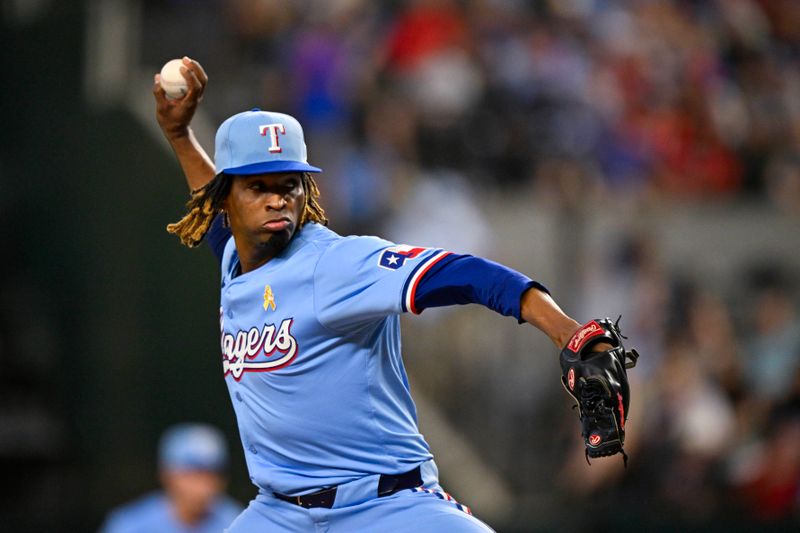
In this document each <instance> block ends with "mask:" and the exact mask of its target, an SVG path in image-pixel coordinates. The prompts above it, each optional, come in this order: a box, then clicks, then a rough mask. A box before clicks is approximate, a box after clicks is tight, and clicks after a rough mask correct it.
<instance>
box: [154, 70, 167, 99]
mask: <svg viewBox="0 0 800 533" xmlns="http://www.w3.org/2000/svg"><path fill="white" fill-rule="evenodd" d="M153 96H155V97H156V102H157V103H159V104H161V103H164V102H166V100H167V93H166V92H164V88H163V87H162V86H161V74H156V75H155V76H153Z"/></svg>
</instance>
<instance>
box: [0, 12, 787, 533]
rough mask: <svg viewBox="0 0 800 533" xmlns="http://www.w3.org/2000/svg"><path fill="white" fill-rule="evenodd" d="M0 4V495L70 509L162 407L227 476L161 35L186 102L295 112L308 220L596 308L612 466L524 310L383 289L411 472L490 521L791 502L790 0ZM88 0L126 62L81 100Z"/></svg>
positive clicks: (675, 523) (123, 466)
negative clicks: (609, 354)
mask: <svg viewBox="0 0 800 533" xmlns="http://www.w3.org/2000/svg"><path fill="white" fill-rule="evenodd" d="M3 6H4V15H5V16H4V22H3V24H4V27H3V32H2V34H3V35H2V40H3V45H4V49H6V50H10V51H11V55H10V57H8V58H7V61H8V64H7V66H6V68H5V69H4V71H5V72H6V77H7V78H8V79H7V80H6V81H4V90H3V98H2V111H3V116H4V117H5V118H6V126H5V127H4V128H3V139H4V142H3V143H2V148H0V150H1V151H0V155H1V158H0V172H2V177H3V179H2V182H0V183H2V188H3V189H2V190H3V191H4V193H3V194H2V195H0V220H2V221H3V222H4V224H3V227H4V228H5V230H4V231H2V232H0V244H2V247H3V249H4V250H5V252H4V254H3V256H4V260H3V262H2V263H3V265H2V269H3V270H2V273H3V276H2V277H1V278H2V279H0V287H2V293H1V294H2V296H0V298H1V299H2V307H0V314H2V320H0V368H2V371H1V373H0V386H2V389H0V420H2V423H0V464H2V465H3V469H2V470H3V472H4V476H8V480H7V481H6V482H5V483H3V484H2V488H0V490H1V491H2V494H3V497H2V498H0V502H1V503H0V522H3V523H6V524H13V525H14V526H15V528H14V530H17V531H23V530H31V531H38V530H43V529H42V528H46V529H47V530H49V531H57V530H62V529H61V528H63V530H64V531H81V530H93V529H96V528H97V527H98V526H99V524H100V523H101V521H102V518H103V516H104V513H106V512H107V511H108V509H109V508H111V507H112V506H116V505H118V504H120V503H122V501H124V500H125V499H127V498H131V497H134V496H135V495H137V494H139V493H141V492H144V491H145V490H147V489H148V488H151V487H152V486H154V484H155V466H154V465H155V462H154V461H155V460H154V451H153V449H154V442H155V441H156V438H157V436H158V434H159V433H160V432H161V431H162V430H163V428H164V427H166V426H167V425H168V424H171V423H175V422H179V421H181V420H184V419H187V418H188V419H192V420H202V421H206V422H212V423H215V424H217V425H219V426H220V427H221V428H222V429H223V430H224V431H225V432H226V434H227V436H228V438H229V440H230V443H231V449H232V451H233V453H232V459H231V462H232V465H231V469H230V480H231V485H230V486H231V493H232V494H233V495H234V496H235V497H237V498H238V499H239V500H241V501H243V502H245V501H247V500H249V499H250V498H251V497H252V496H253V494H254V491H253V489H252V488H251V487H250V486H249V483H248V480H247V476H246V473H245V470H244V465H243V460H242V459H241V454H240V452H239V451H238V436H237V435H236V430H235V423H234V421H233V420H232V416H233V413H232V409H231V408H230V405H229V403H228V402H229V400H228V398H227V393H226V392H225V390H224V386H223V383H222V379H221V373H220V368H219V360H218V357H219V355H218V353H217V352H216V346H217V344H216V342H217V340H216V331H217V325H216V323H215V320H216V318H215V316H214V315H215V313H216V309H217V303H216V302H215V300H216V299H217V297H218V296H217V294H216V288H215V287H216V277H217V273H216V271H215V265H214V261H213V259H211V255H210V254H207V253H205V252H203V251H194V252H191V251H187V250H184V249H181V248H180V246H179V244H178V243H177V241H176V240H174V239H173V238H171V237H170V236H168V235H166V233H165V232H164V231H163V226H164V225H165V224H166V222H168V221H172V220H176V219H177V218H178V217H179V216H180V214H181V206H182V203H183V202H184V200H185V195H186V191H185V186H184V184H183V180H182V177H181V175H180V171H179V168H178V166H177V164H176V162H175V161H174V160H173V158H172V156H171V154H170V153H169V152H168V151H167V149H165V144H164V143H163V142H161V140H160V139H159V138H158V137H157V131H155V130H154V126H155V120H154V118H153V115H152V114H151V115H149V116H145V117H144V118H142V115H141V113H138V112H137V111H136V109H137V106H136V104H135V103H132V102H138V101H142V102H144V101H146V100H147V99H150V98H152V96H151V95H150V85H149V84H150V83H151V82H150V81H148V80H151V79H152V74H153V73H155V72H156V71H157V70H158V69H159V68H160V66H161V65H162V64H163V63H164V62H165V61H166V60H168V59H171V58H173V57H180V56H183V55H189V56H191V57H192V58H194V59H197V60H198V61H200V62H201V64H202V65H203V66H204V67H205V69H206V71H207V73H208V75H209V78H210V82H209V86H208V89H207V92H206V95H205V99H204V102H203V104H202V108H203V110H202V113H203V117H202V118H203V119H204V120H206V121H207V122H208V123H209V124H212V125H213V126H214V127H215V126H216V125H217V124H219V123H220V122H221V121H222V120H224V118H226V117H227V116H229V115H231V114H233V113H236V112H239V111H242V110H245V109H248V108H251V107H261V108H264V109H272V110H280V111H284V112H288V113H290V114H293V115H295V116H296V117H297V118H298V119H299V120H300V121H301V123H302V124H303V125H304V127H305V130H306V136H307V143H308V146H309V160H310V162H311V163H312V164H315V165H318V166H320V167H322V168H323V169H324V171H325V172H324V173H323V174H322V176H321V178H320V179H319V182H320V187H321V189H322V199H323V205H324V207H325V208H326V210H327V212H328V214H329V218H330V219H331V227H332V228H333V229H334V230H336V231H338V232H339V233H362V234H377V235H381V236H384V237H386V238H389V239H391V240H394V241H396V242H403V243H409V244H415V245H429V246H438V247H445V248H448V249H451V250H453V251H457V252H468V253H474V254H479V255H483V256H486V257H489V258H491V259H494V260H497V261H500V262H503V263H506V264H508V265H510V266H513V267H515V268H518V269H519V270H521V271H523V272H525V273H527V274H529V275H531V276H532V277H534V278H536V279H538V280H539V281H541V282H543V283H544V284H545V285H547V286H548V287H550V288H551V290H552V292H553V293H554V295H555V297H556V299H557V300H558V301H559V302H560V303H561V304H562V307H564V308H565V310H566V311H567V312H568V313H569V314H570V315H572V316H574V317H575V318H576V319H578V320H579V321H585V320H588V319H590V318H592V317H595V316H606V315H613V318H616V316H617V315H619V314H622V316H623V318H622V321H621V325H622V328H623V332H624V333H626V334H627V335H628V336H629V337H630V341H629V342H630V343H631V345H633V346H636V347H638V348H639V351H640V353H641V354H642V356H641V359H640V364H639V366H638V367H637V368H636V369H634V370H632V371H631V378H632V381H633V400H632V408H631V419H630V421H629V425H628V445H627V449H628V450H629V454H630V456H631V460H630V462H629V465H628V468H627V469H624V468H623V466H622V461H621V459H620V460H619V461H617V460H616V458H614V459H605V460H597V461H595V462H593V464H592V466H588V465H586V463H585V461H584V457H583V451H582V446H581V444H580V442H579V434H578V432H579V429H578V428H579V424H578V420H577V416H576V415H575V414H573V412H572V411H571V410H570V402H569V401H568V398H567V395H566V394H564V393H563V392H562V391H561V387H560V384H559V382H558V376H559V370H558V364H557V358H556V354H555V351H554V350H553V348H552V346H550V345H549V344H548V343H547V341H546V339H544V338H543V335H541V334H538V333H537V332H535V331H533V330H532V329H531V328H526V327H525V326H517V325H516V324H513V323H510V322H513V321H509V320H508V319H502V318H501V317H495V316H493V315H491V313H489V312H487V311H485V310H482V309H473V308H459V309H446V310H429V311H426V312H425V313H424V314H423V315H422V316H421V317H406V318H404V328H405V329H404V332H405V337H404V342H405V359H406V366H407V369H408V371H409V374H410V378H411V383H412V388H413V391H414V394H415V396H416V397H417V398H418V399H419V400H420V405H421V406H422V405H423V404H424V406H425V407H424V408H423V407H421V408H420V411H421V412H420V418H421V425H422V429H423V433H425V434H426V435H427V436H428V437H429V439H430V441H431V444H432V445H433V448H434V449H433V451H434V453H435V454H436V456H437V460H438V461H439V464H440V467H441V470H442V478H443V482H444V484H445V485H446V486H448V489H449V490H450V492H452V493H453V494H455V495H456V497H458V498H459V499H460V500H462V501H464V502H465V503H467V504H468V505H469V504H472V506H473V507H474V508H475V511H476V514H478V515H479V516H483V517H484V518H486V519H487V521H489V523H490V524H492V525H493V526H494V527H495V528H496V529H497V530H498V531H546V530H566V531H570V530H572V531H583V530H587V531H589V530H591V531H594V530H603V529H610V528H611V527H615V528H621V529H623V530H634V529H636V530H639V529H642V528H646V529H662V530H672V529H732V530H751V529H753V530H754V529H758V530H764V529H772V530H783V529H786V530H796V528H797V526H798V524H800V446H798V445H797V443H798V442H799V441H800V303H799V302H800V292H798V289H800V285H799V284H800V253H798V252H799V251H800V2H797V1H796V0H709V1H698V0H627V1H624V0H620V1H612V0H551V1H547V0H539V1H523V0H507V1H501V0H408V1H401V0H395V1H386V2H375V1H369V0H304V1H299V0H298V1H296V2H285V1H279V0H142V1H125V0H109V1H107V2H102V1H97V2H89V1H87V2H75V3H74V4H73V3H61V2H48V1H47V0H39V1H37V2H25V1H23V0H16V1H6V2H4V3H3ZM110 7H113V8H114V9H116V11H117V12H124V13H130V14H133V15H132V17H133V20H135V21H136V24H135V25H132V26H131V27H130V28H127V29H125V30H123V28H119V29H117V28H115V29H114V31H119V32H122V31H126V32H128V33H132V34H134V37H133V38H132V39H131V40H130V43H131V44H130V46H129V47H128V48H126V49H124V50H119V52H124V55H125V56H126V57H127V58H128V61H129V63H126V65H128V66H129V67H131V73H130V76H129V78H128V79H127V82H126V84H125V87H124V91H123V92H122V94H123V96H124V97H123V98H120V99H119V100H118V101H116V102H113V101H112V102H110V103H109V102H106V103H105V105H104V106H102V107H99V106H97V105H96V102H93V101H92V98H87V97H86V94H87V92H86V90H85V83H86V78H87V75H86V73H87V72H90V71H92V70H93V69H95V70H96V69H97V68H98V65H96V64H92V63H91V62H90V61H88V60H87V58H91V57H92V55H91V54H89V53H87V50H89V49H90V48H91V47H92V43H91V42H90V36H91V35H94V34H96V33H97V32H96V31H95V30H96V28H93V27H92V24H94V23H96V21H97V19H96V18H92V17H91V16H89V14H91V13H97V12H98V11H102V10H103V9H106V8H110ZM95 46H96V45H95ZM131 58H132V59H131ZM121 60H122V58H121V56H120V61H121ZM106 67H107V65H106ZM112 67H113V65H112ZM133 67H135V69H134V68H133ZM101 74H102V73H101ZM149 104H150V102H147V104H142V105H144V106H146V105H149ZM148 112H150V111H148ZM201 138H202V140H203V142H204V143H206V148H207V149H208V150H209V152H210V153H213V147H212V146H211V144H210V142H211V137H210V135H208V133H206V134H205V135H203V134H202V133H201ZM448 457H449V458H450V459H448ZM454 457H455V458H456V459H458V460H454V459H453V458H454ZM462 459H463V460H462ZM476 471H477V472H488V473H490V475H488V477H486V479H484V480H482V481H485V482H486V483H482V482H481V480H478V481H475V476H473V477H470V475H469V474H470V472H473V473H474V472H476ZM486 486H489V487H491V491H489V492H491V493H492V494H487V490H485V489H486ZM493 494H494V495H495V496H497V495H498V494H499V495H502V498H498V497H493ZM41 509H47V510H48V513H47V514H44V513H39V512H38V511H39V510H41Z"/></svg>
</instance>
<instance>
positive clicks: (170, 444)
mask: <svg viewBox="0 0 800 533" xmlns="http://www.w3.org/2000/svg"><path fill="white" fill-rule="evenodd" d="M158 462H159V467H160V468H161V469H165V470H208V471H213V472H222V471H223V470H225V468H226V467H227V466H228V445H227V444H226V442H225V437H224V436H223V435H222V432H221V431H220V430H218V429H216V428H215V427H213V426H209V425H206V424H178V425H176V426H172V427H170V428H169V429H167V430H166V431H165V432H164V434H163V435H162V436H161V440H160V442H159V446H158Z"/></svg>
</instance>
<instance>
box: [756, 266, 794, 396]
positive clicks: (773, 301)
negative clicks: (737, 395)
mask: <svg viewBox="0 0 800 533" xmlns="http://www.w3.org/2000/svg"><path fill="white" fill-rule="evenodd" d="M752 278H753V279H752V280H751V284H752V286H753V289H754V295H753V305H752V309H753V317H752V322H751V323H752V330H751V331H752V334H751V335H750V338H749V339H748V343H747V345H746V350H745V353H744V356H745V361H744V364H745V367H746V372H745V376H746V377H747V383H746V385H747V386H748V387H749V388H750V389H751V390H752V393H753V395H754V396H755V398H756V399H757V400H759V401H761V402H768V403H769V404H772V405H775V404H776V403H778V402H782V401H785V400H786V399H787V398H788V396H789V394H790V392H791V390H792V386H793V384H794V378H795V375H796V373H797V372H798V370H800V317H798V314H797V309H796V308H795V304H794V301H793V300H792V295H791V287H790V286H789V282H788V280H787V279H786V276H785V275H784V274H783V273H782V272H780V271H779V270H777V269H776V268H774V267H767V268H765V269H759V270H758V271H757V272H755V273H754V274H753V275H752Z"/></svg>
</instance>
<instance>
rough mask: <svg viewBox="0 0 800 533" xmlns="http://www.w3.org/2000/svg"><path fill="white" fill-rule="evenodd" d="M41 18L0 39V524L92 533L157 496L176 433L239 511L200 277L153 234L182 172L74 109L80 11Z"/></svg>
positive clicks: (173, 209)
mask: <svg viewBox="0 0 800 533" xmlns="http://www.w3.org/2000/svg"><path fill="white" fill-rule="evenodd" d="M54 5H55V7H54V9H53V11H52V12H51V13H49V14H48V15H47V16H46V17H45V18H43V19H41V20H38V21H36V22H34V23H33V24H31V25H30V26H27V27H23V28H20V27H12V26H10V25H9V23H8V21H7V20H6V21H4V27H3V32H2V33H3V36H2V42H3V49H4V50H5V53H4V58H5V59H4V63H5V65H4V68H3V72H4V75H3V97H2V104H0V105H1V106H2V107H1V108H0V109H2V115H1V116H2V117H3V118H2V120H3V128H2V131H3V133H2V135H3V142H2V151H1V152H0V154H1V155H0V180H1V181H0V184H1V186H2V189H0V191H2V192H1V194H0V196H2V198H0V222H2V224H3V229H2V230H1V231H0V235H2V237H0V246H2V252H1V253H2V257H3V260H2V261H0V263H1V264H2V274H3V276H2V277H3V282H2V283H0V288H2V295H3V296H2V299H0V305H2V307H0V318H2V326H0V332H2V336H0V370H1V371H0V417H3V418H6V420H9V419H11V418H12V417H11V415H13V416H14V417H16V418H14V420H17V419H19V420H22V422H19V423H18V424H17V425H15V424H14V423H10V424H6V428H5V434H7V435H5V436H0V466H1V467H2V470H3V472H4V477H7V479H8V482H7V483H5V484H3V485H4V486H3V488H2V489H1V490H2V493H0V496H2V497H0V501H2V503H0V523H3V524H4V525H5V526H7V527H10V528H11V529H9V530H13V531H26V530H30V531H41V530H49V531H62V530H63V531H91V530H94V529H96V527H97V526H98V525H99V523H100V521H101V520H102V517H103V514H104V513H105V511H106V510H107V509H108V508H109V507H110V506H113V505H118V504H120V503H122V502H123V501H125V500H126V499H128V498H131V497H134V496H136V495H138V494H140V493H142V492H143V491H146V490H148V489H151V488H154V487H155V486H156V478H155V467H154V457H155V446H156V442H157V438H158V436H159V434H160V432H161V431H162V430H163V429H164V428H165V427H166V426H167V425H169V424H171V423H174V422H178V421H184V420H202V421H207V422H212V423H215V424H217V425H219V426H220V427H221V428H222V429H223V430H224V431H225V432H226V433H227V434H228V435H229V443H230V445H231V451H232V454H233V456H234V461H233V463H234V470H233V471H232V481H233V486H232V492H233V494H234V495H235V496H238V497H239V498H240V499H241V500H247V499H249V497H251V496H252V492H253V491H252V490H251V488H250V486H249V481H248V480H247V476H246V473H245V471H244V465H243V461H241V460H240V453H241V452H240V451H239V446H238V441H237V437H236V430H235V423H234V420H233V418H232V416H233V413H232V410H231V408H230V405H229V400H228V397H227V394H226V393H225V391H224V388H225V387H224V382H223V379H222V372H221V365H220V361H219V352H218V350H217V349H216V346H217V344H218V336H217V334H216V332H217V331H218V311H217V309H218V293H217V277H218V273H217V268H216V264H215V261H214V259H213V256H212V254H211V253H210V252H209V251H208V250H207V249H199V250H188V249H185V248H183V247H181V246H180V244H179V243H178V241H177V239H175V238H174V237H172V236H170V235H168V234H167V233H166V232H165V231H164V226H165V225H166V223H167V222H170V221H173V220H175V219H176V218H178V217H179V216H180V215H181V212H182V207H183V202H184V201H185V199H186V188H185V185H184V183H183V180H182V177H181V176H182V175H181V174H180V170H179V168H178V166H177V164H176V163H175V161H174V160H173V159H172V158H171V157H170V156H169V154H166V153H165V152H164V150H163V149H162V148H161V147H160V146H158V145H157V144H156V143H155V142H154V140H153V139H152V138H151V137H150V135H149V133H148V132H146V131H144V130H143V129H142V127H141V126H140V125H139V124H137V122H136V121H135V120H134V119H133V117H131V116H129V115H127V114H126V113H125V112H124V111H122V110H121V109H118V110H114V109H111V110H109V111H106V112H91V111H90V110H88V109H87V107H86V106H85V105H84V103H83V102H82V96H81V87H80V83H81V76H82V64H81V62H82V57H81V56H82V50H83V43H82V34H83V24H84V21H83V20H82V19H83V13H82V9H81V7H80V5H79V4H78V3H72V2H58V3H54ZM37 421H38V423H39V426H40V427H41V428H43V429H40V430H38V431H37V430H36V429H31V428H36V427H39V426H37V425H36V424H37ZM26 428H27V429H26ZM2 433H3V432H1V431H0V434H2ZM15 441H16V444H14V442H15Z"/></svg>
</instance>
